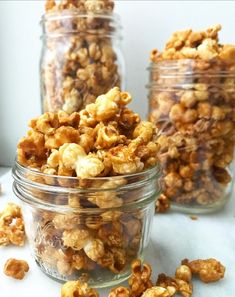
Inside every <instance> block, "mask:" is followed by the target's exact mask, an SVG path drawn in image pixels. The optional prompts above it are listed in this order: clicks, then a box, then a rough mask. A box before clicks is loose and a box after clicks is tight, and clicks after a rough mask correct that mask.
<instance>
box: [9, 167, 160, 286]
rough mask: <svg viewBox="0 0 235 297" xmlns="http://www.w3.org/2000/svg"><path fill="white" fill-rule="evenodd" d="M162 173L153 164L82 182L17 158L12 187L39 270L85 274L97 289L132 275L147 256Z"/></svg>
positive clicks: (63, 277) (62, 275)
mask: <svg viewBox="0 0 235 297" xmlns="http://www.w3.org/2000/svg"><path fill="white" fill-rule="evenodd" d="M160 173H161V172H160V170H159V168H158V167H154V168H151V169H149V170H146V171H144V172H140V173H136V174H132V175H126V176H113V177H99V178H89V179H83V180H81V179H78V178H76V177H67V176H66V177H65V176H53V175H48V174H44V173H41V172H38V171H35V170H32V169H29V168H26V167H22V166H21V165H20V164H18V163H17V162H16V164H15V166H14V168H13V177H14V185H13V189H14V192H15V194H16V195H17V196H18V197H19V199H20V200H21V201H22V202H23V215H24V220H25V225H26V233H27V236H28V239H29V243H30V246H31V249H32V253H33V256H34V258H35V260H36V262H37V264H38V265H39V267H40V268H41V270H42V271H43V272H45V273H46V274H47V275H49V276H50V277H52V278H54V279H56V280H59V281H67V280H77V279H78V278H80V277H82V278H84V277H86V279H87V280H88V283H89V284H90V285H92V286H93V287H105V286H110V285H114V284H117V283H119V282H122V281H123V280H124V279H126V278H128V277H129V274H130V264H131V262H132V261H133V260H134V259H136V258H141V259H143V257H144V253H145V249H146V247H147V244H148V242H149V239H150V227H151V223H152V219H153V215H154V210H155V200H156V198H157V196H158V195H159V192H160V185H159V179H160Z"/></svg>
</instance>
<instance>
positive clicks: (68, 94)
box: [41, 0, 121, 114]
mask: <svg viewBox="0 0 235 297" xmlns="http://www.w3.org/2000/svg"><path fill="white" fill-rule="evenodd" d="M45 8H46V14H45V16H44V19H43V26H44V34H45V35H46V37H43V38H44V47H45V51H44V55H43V57H42V63H41V83H42V100H43V105H44V107H43V109H44V111H51V112H56V111H58V110H63V111H65V112H67V113H69V114H70V113H72V112H74V111H79V110H81V109H83V108H84V107H85V106H86V105H87V104H89V103H92V102H94V101H95V99H96V97H97V96H98V95H101V94H104V93H106V92H107V91H108V90H109V89H110V88H112V87H114V86H120V83H121V78H120V73H119V71H120V69H119V65H118V58H117V55H116V52H115V49H114V47H113V45H112V35H113V34H115V30H116V29H115V28H114V21H113V18H112V11H113V8H114V2H113V1H112V0H82V1H81V0H61V1H59V3H57V2H56V1H54V0H48V1H47V2H46V6H45Z"/></svg>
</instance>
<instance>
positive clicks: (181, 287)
mask: <svg viewBox="0 0 235 297" xmlns="http://www.w3.org/2000/svg"><path fill="white" fill-rule="evenodd" d="M175 281H176V283H177V285H178V292H179V293H180V294H181V295H182V296H183V297H191V296H192V293H193V286H192V284H191V283H188V282H186V281H184V280H182V279H177V278H176V279H175Z"/></svg>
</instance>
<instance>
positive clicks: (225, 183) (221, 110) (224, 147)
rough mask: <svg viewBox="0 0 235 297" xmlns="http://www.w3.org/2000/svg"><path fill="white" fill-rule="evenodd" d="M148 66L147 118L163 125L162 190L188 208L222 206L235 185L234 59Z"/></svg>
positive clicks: (206, 209)
mask: <svg viewBox="0 0 235 297" xmlns="http://www.w3.org/2000/svg"><path fill="white" fill-rule="evenodd" d="M149 71H150V83H149V85H148V86H147V87H148V89H149V120H150V121H152V122H154V123H155V124H156V126H157V127H158V129H159V139H158V142H159V144H160V145H161V149H160V153H159V158H160V162H161V165H162V167H163V175H164V189H163V195H165V196H166V197H165V198H169V199H170V201H171V204H172V207H173V209H177V210H179V211H183V212H187V213H207V212H213V211H215V210H218V209H220V208H222V207H223V206H224V204H225V203H226V201H227V200H228V198H229V197H230V196H231V190H232V184H233V181H232V171H233V170H232V165H233V156H234V145H235V109H234V107H235V66H234V63H231V64H228V63H227V64H226V63H225V62H222V61H220V60H217V59H214V60H211V61H207V62H206V61H202V60H190V59H189V60H172V61H170V60H168V61H167V60H165V61H160V62H158V63H153V64H151V66H150V67H149Z"/></svg>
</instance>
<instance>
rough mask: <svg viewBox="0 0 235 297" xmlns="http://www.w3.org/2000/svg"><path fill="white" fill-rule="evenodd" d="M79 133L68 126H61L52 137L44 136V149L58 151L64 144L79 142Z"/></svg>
mask: <svg viewBox="0 0 235 297" xmlns="http://www.w3.org/2000/svg"><path fill="white" fill-rule="evenodd" d="M79 136H80V135H79V131H78V130H77V129H75V128H73V127H70V126H61V127H59V128H58V129H56V130H55V133H54V134H52V135H46V136H45V147H46V148H47V149H58V148H59V147H60V146H62V145H63V144H66V143H71V142H72V143H77V142H78V141H79Z"/></svg>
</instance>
